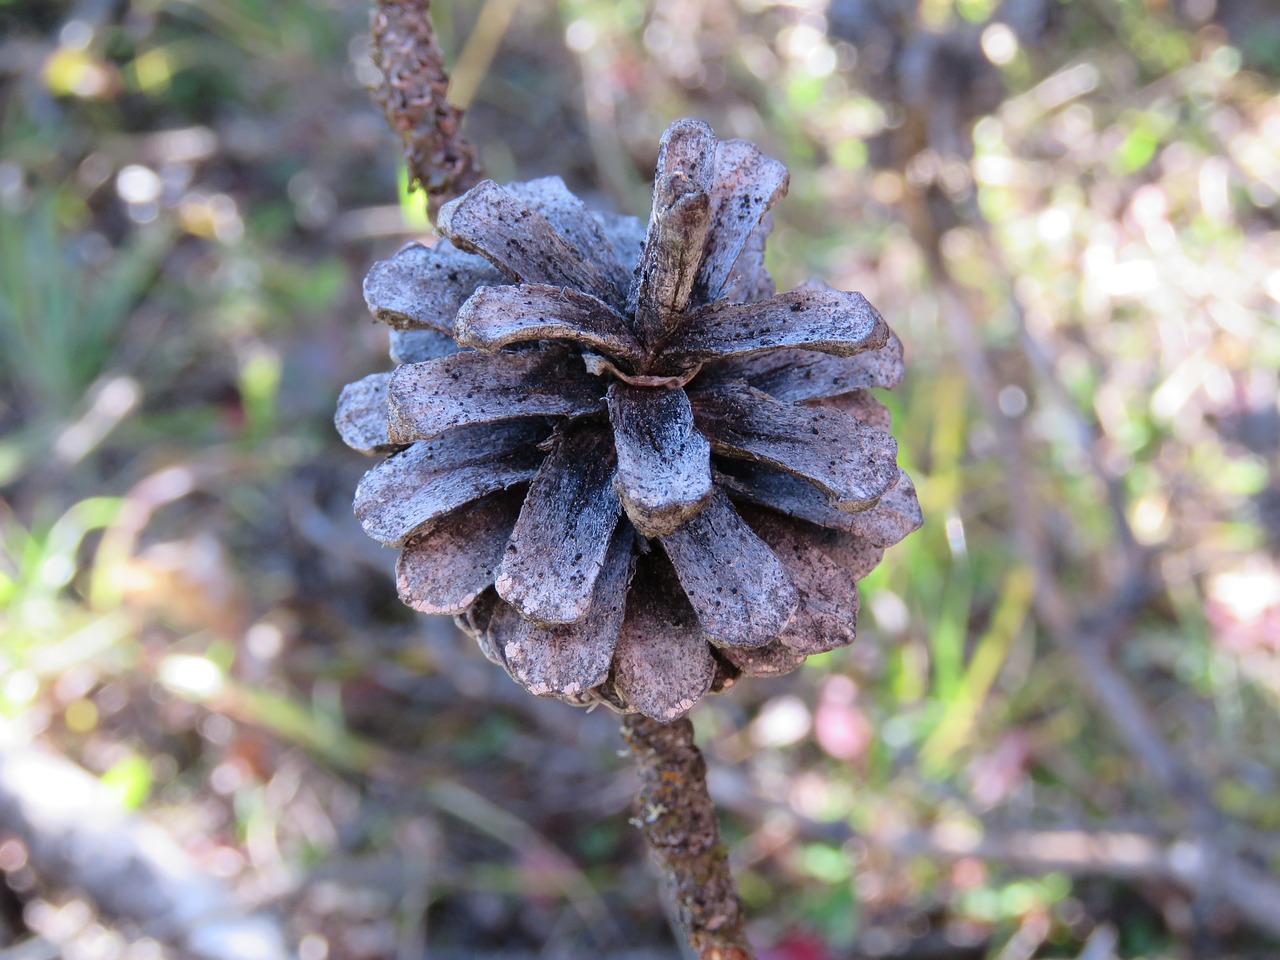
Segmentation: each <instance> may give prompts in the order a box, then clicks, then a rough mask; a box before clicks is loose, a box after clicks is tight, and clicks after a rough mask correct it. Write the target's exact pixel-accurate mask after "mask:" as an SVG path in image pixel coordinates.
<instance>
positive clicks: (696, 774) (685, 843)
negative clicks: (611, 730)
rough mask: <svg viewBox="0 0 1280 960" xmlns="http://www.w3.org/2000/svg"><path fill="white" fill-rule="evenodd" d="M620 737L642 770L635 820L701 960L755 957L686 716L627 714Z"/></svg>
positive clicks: (703, 770) (704, 764)
mask: <svg viewBox="0 0 1280 960" xmlns="http://www.w3.org/2000/svg"><path fill="white" fill-rule="evenodd" d="M622 735H623V738H624V739H625V740H626V741H627V746H628V747H630V748H631V754H632V756H633V757H634V758H635V761H636V765H637V767H639V770H640V793H639V795H638V796H637V798H636V803H637V807H638V809H637V811H636V818H635V820H634V821H633V822H634V823H635V824H636V825H637V826H638V827H639V828H640V830H641V832H642V833H643V834H644V836H645V839H646V840H647V841H648V842H649V846H650V847H651V848H652V850H653V854H654V857H655V858H656V859H657V861H658V864H659V866H660V867H661V868H662V872H663V875H664V876H666V878H667V882H668V884H669V885H670V891H671V897H672V900H673V901H674V903H675V913H676V917H677V918H678V920H679V923H680V926H681V928H682V929H683V930H684V932H685V935H686V936H687V937H688V939H689V945H690V946H691V947H692V948H693V951H694V954H695V956H697V957H698V960H751V958H752V954H751V949H750V947H749V946H748V945H747V939H746V935H745V934H744V933H743V930H742V904H741V903H740V902H739V900H738V892H737V889H736V888H735V886H734V883H733V877H732V875H731V874H730V873H729V860H728V857H727V856H726V852H725V848H724V846H723V845H722V844H721V843H720V832H719V827H718V825H717V823H716V811H715V807H714V806H713V805H712V802H711V797H710V795H709V794H708V793H707V764H706V761H705V760H704V759H703V757H702V753H701V752H700V751H699V750H698V748H697V747H696V746H694V744H693V724H691V723H690V722H689V720H688V718H686V717H682V718H681V719H679V720H676V721H674V722H673V723H668V724H662V723H658V722H657V721H656V720H650V719H649V718H648V717H644V716H640V715H638V714H631V715H629V716H627V717H626V718H625V719H624V720H623V723H622Z"/></svg>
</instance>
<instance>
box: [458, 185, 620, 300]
mask: <svg viewBox="0 0 1280 960" xmlns="http://www.w3.org/2000/svg"><path fill="white" fill-rule="evenodd" d="M436 228H437V229H438V230H439V231H440V233H441V235H442V236H445V237H448V238H449V239H450V240H451V241H453V245H454V246H456V247H460V248H461V249H463V250H466V251H467V252H468V253H477V254H480V255H481V256H483V257H484V258H485V259H486V260H488V261H489V262H490V263H492V264H493V265H494V266H495V267H497V268H498V269H499V270H501V271H502V273H503V274H505V275H506V276H507V277H508V278H509V280H510V281H511V282H513V283H546V284H551V285H552V286H559V287H570V288H572V289H576V290H581V291H583V292H584V293H589V294H591V295H592V296H594V297H598V298H599V299H601V300H604V301H605V302H606V303H607V302H609V301H610V300H616V299H617V297H618V294H617V291H616V288H615V287H614V284H613V282H612V281H611V280H610V279H608V278H607V277H606V275H605V274H604V273H603V272H602V271H601V270H600V268H599V267H597V266H596V265H595V264H593V263H592V262H591V261H590V260H587V259H584V257H583V255H582V254H581V253H580V252H579V251H578V250H576V249H575V248H574V247H573V246H572V245H571V244H570V243H569V241H568V240H566V239H565V238H564V236H563V235H562V234H561V233H560V232H559V231H558V230H557V229H556V228H555V225H554V224H552V222H551V221H550V220H549V219H547V217H546V216H544V215H543V214H542V213H540V212H538V211H537V210H535V209H533V208H531V207H530V206H529V204H528V203H527V202H526V201H525V200H524V199H522V198H521V197H520V196H519V195H518V194H516V193H514V192H513V191H511V190H509V189H506V188H504V187H500V186H498V184H496V183H494V182H493V181H492V180H485V181H483V182H481V183H479V184H477V185H476V186H474V187H472V188H471V189H470V190H468V191H467V192H466V193H464V194H463V195H462V196H460V197H458V199H456V200H450V201H449V202H448V203H446V204H445V205H444V206H443V207H441V208H440V216H439V219H438V220H437V222H436Z"/></svg>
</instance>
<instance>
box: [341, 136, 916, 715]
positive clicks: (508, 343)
mask: <svg viewBox="0 0 1280 960" xmlns="http://www.w3.org/2000/svg"><path fill="white" fill-rule="evenodd" d="M787 180H788V175H787V171H786V168H785V167H784V166H783V165H782V164H781V163H779V162H778V161H777V160H774V159H772V158H770V157H767V156H765V155H764V154H762V153H761V152H760V151H759V150H758V149H756V147H755V146H754V145H752V144H750V143H746V142H744V141H741V140H717V139H716V137H715V135H714V134H713V133H712V132H711V130H710V129H709V128H708V127H707V126H706V125H705V124H703V123H700V122H698V121H696V120H680V121H677V122H676V123H674V124H672V125H671V127H670V128H669V129H668V130H667V132H666V134H665V135H664V136H663V138H662V144H661V149H660V152H659V156H658V166H657V174H656V178H655V183H654V191H653V197H654V199H653V212H652V214H651V216H650V219H649V224H648V227H647V229H646V227H645V225H644V224H643V223H641V222H640V221H639V220H636V219H634V218H632V217H624V216H616V215H611V214H604V213H597V212H593V211H591V210H589V209H587V207H586V206H585V205H584V204H583V203H582V202H581V201H580V200H578V199H577V197H575V196H574V195H573V194H571V193H570V192H569V191H568V190H567V189H566V188H565V186H564V184H563V183H562V182H561V181H560V179H559V178H557V177H549V178H545V179H542V180H534V181H531V182H528V183H512V184H507V185H506V186H499V185H498V184H496V183H494V182H493V181H491V180H486V181H484V182H483V183H480V184H479V185H477V186H476V187H474V188H472V189H471V190H470V191H468V192H467V193H465V194H463V195H462V196H461V197H459V198H457V199H456V200H454V201H452V202H450V203H448V204H446V205H445V206H444V207H443V208H442V209H441V211H440V218H439V230H440V233H441V234H442V236H443V239H441V240H439V241H437V242H436V243H435V244H434V245H432V246H430V247H426V246H422V245H420V244H410V245H409V246H407V247H405V248H404V249H403V250H401V251H400V253H398V254H396V256H394V257H392V258H391V259H390V260H384V261H382V262H380V263H377V264H375V265H374V267H373V269H372V270H371V271H370V273H369V275H368V277H367V278H366V280H365V298H366V300H367V301H368V303H369V307H370V309H371V310H372V312H373V315H374V316H375V317H376V318H377V319H378V320H381V321H383V322H384V323H387V324H389V325H390V326H391V327H392V334H391V356H392V359H393V360H394V361H395V362H396V363H397V364H398V366H397V367H396V369H395V370H394V371H393V372H392V373H389V374H386V373H381V374H374V375H372V376H370V377H366V378H365V379H363V380H360V381H358V382H356V383H353V384H350V385H349V386H348V387H347V388H346V389H345V390H344V391H343V393H342V397H341V399H340V401H339V405H338V413H337V417H336V422H337V426H338V429H339V431H340V432H341V433H342V437H343V439H344V440H345V441H346V442H347V443H348V444H349V445H350V446H352V447H354V448H355V449H357V450H361V451H363V452H365V453H369V454H390V455H389V456H388V457H387V458H386V459H385V460H383V461H382V462H381V463H379V464H378V465H377V466H375V467H374V468H373V469H372V470H370V471H369V472H368V473H367V474H366V475H365V477H364V479H363V480H362V481H361V483H360V485H359V488H358V489H357V491H356V501H355V510H356V515H357V516H358V517H359V519H360V522H361V523H362V525H363V526H364V529H365V531H366V532H367V533H368V534H369V535H370V536H371V537H373V538H374V539H376V540H379V541H381V542H383V543H385V544H387V545H389V546H394V547H399V548H401V551H402V552H401V554H400V559H399V562H398V564H397V583H398V587H399V591H400V596H401V597H402V598H403V599H404V601H405V602H406V603H408V604H409V605H410V606H412V607H413V608H414V609H416V610H420V611H422V612H424V613H437V614H454V615H456V616H457V617H458V619H459V622H460V623H461V624H462V625H463V626H464V627H465V628H466V629H467V630H468V631H470V632H471V633H472V634H474V635H475V637H476V639H477V640H478V641H479V644H480V647H481V649H482V650H483V651H484V653H485V655H486V656H488V657H489V658H490V659H491V660H493V661H494V662H496V663H499V664H501V665H502V666H503V667H504V668H505V669H506V670H507V672H508V673H509V674H510V675H511V676H512V677H513V678H515V679H516V680H517V681H518V682H519V683H520V684H522V685H523V686H524V687H525V688H526V689H528V690H529V691H530V692H532V693H535V694H538V695H540V696H555V697H560V698H562V699H564V700H567V701H569V702H573V703H582V704H585V703H594V702H604V703H607V704H608V705H610V706H612V707H614V708H615V709H618V710H622V711H625V712H638V713H642V714H645V715H647V716H649V717H652V718H654V719H658V720H664V721H665V720H671V719H674V718H676V717H678V716H681V715H682V714H684V713H685V712H686V711H688V709H689V708H690V707H692V706H693V704H694V703H696V702H697V701H698V699H699V698H700V697H702V696H703V694H705V693H707V692H708V691H717V690H721V689H724V688H725V687H727V686H729V685H730V684H732V683H733V682H734V681H735V680H736V679H737V678H738V677H739V676H742V675H747V676H762V675H776V674H780V673H785V672H787V671H789V670H793V669H795V668H796V667H797V666H799V665H800V663H801V662H802V661H803V660H804V658H805V657H806V656H809V655H810V654H815V653H822V652H824V651H827V650H831V649H834V648H836V647H840V646H844V645H846V644H848V643H851V642H852V641H853V639H854V628H855V621H856V618H857V611H858V594H857V588H856V585H855V582H856V581H857V580H859V579H860V578H862V577H864V576H866V574H867V573H869V572H870V571H871V569H872V568H873V567H874V566H875V565H876V564H877V563H878V562H879V560H880V557H881V554H882V552H883V550H884V548H885V547H888V546H891V545H892V544H894V543H897V542H898V541H899V540H901V539H902V538H903V537H905V536H906V535H907V534H909V533H911V532H912V531H913V530H915V529H916V528H918V527H919V526H920V523H921V515H920V507H919V504H918V502H917V500H916V495H915V489H914V487H913V486H912V484H911V481H910V479H909V478H908V477H907V475H906V474H905V473H904V472H903V471H902V470H900V469H899V468H898V466H897V463H896V457H897V443H896V442H895V441H894V439H893V437H892V436H891V435H890V433H889V432H888V428H889V414H888V411H887V410H886V409H885V407H884V406H882V405H881V404H880V403H879V402H877V401H876V400H875V399H874V398H873V397H872V396H871V395H870V393H869V388H875V387H880V388H888V387H893V386H895V385H896V384H897V383H898V381H899V379H900V378H901V376H902V345H901V343H900V342H899V341H898V339H897V338H896V337H895V336H894V335H893V333H892V332H891V331H890V330H889V327H888V326H887V325H886V324H885V322H884V320H883V319H882V318H881V316H880V314H879V313H877V312H876V310H875V308H874V307H872V306H871V305H870V304H869V303H867V301H866V299H865V298H864V297H863V296H862V295H861V294H858V293H844V292H841V291H838V290H833V289H831V288H829V287H827V286H825V285H823V284H821V283H818V282H815V281H810V282H808V283H806V284H804V285H803V286H801V287H800V288H798V289H796V290H793V291H791V292H790V293H783V294H775V293H774V287H773V281H772V279H771V278H770V276H769V274H768V272H767V271H766V270H765V268H764V246H765V240H766V238H767V236H768V233H769V230H770V227H771V222H770V216H769V208H770V207H771V206H772V205H773V203H774V202H775V201H776V200H777V199H779V198H780V197H782V196H783V195H784V194H785V193H786V189H787Z"/></svg>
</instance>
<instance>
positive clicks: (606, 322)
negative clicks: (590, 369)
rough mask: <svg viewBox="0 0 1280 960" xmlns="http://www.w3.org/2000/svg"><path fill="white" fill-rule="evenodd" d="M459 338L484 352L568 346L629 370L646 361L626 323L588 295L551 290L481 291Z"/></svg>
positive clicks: (461, 315) (464, 315)
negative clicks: (535, 343)
mask: <svg viewBox="0 0 1280 960" xmlns="http://www.w3.org/2000/svg"><path fill="white" fill-rule="evenodd" d="M456 335H457V337H458V340H459V341H460V342H462V343H465V344H467V345H468V346H471V347H476V348H478V349H481V350H497V349H498V348H500V347H506V346H510V345H511V344H514V343H524V342H527V341H530V340H569V341H572V342H575V343H579V344H581V345H582V346H584V347H587V348H588V349H591V350H596V351H599V352H601V353H604V354H607V355H608V356H610V357H612V358H613V359H615V360H617V361H620V362H622V363H624V364H628V365H631V366H634V365H636V364H638V363H639V362H640V360H641V358H642V356H643V351H642V348H641V346H640V342H639V341H638V340H637V339H636V336H635V334H634V333H633V332H632V329H631V324H630V322H629V321H628V320H627V318H626V317H624V316H622V314H620V313H618V312H617V311H616V310H614V309H613V308H612V307H610V306H609V305H608V304H606V303H604V301H602V300H598V299H597V298H595V297H593V296H591V295H590V294H587V293H582V292H581V291H578V290H569V289H567V288H565V287H553V286H548V285H547V284H520V285H518V286H506V287H481V288H480V289H479V290H477V291H476V292H475V294H473V295H472V297H471V299H469V300H468V301H467V302H466V303H465V304H463V305H462V308H461V309H460V310H459V311H458V319H457V330H456Z"/></svg>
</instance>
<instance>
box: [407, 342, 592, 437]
mask: <svg viewBox="0 0 1280 960" xmlns="http://www.w3.org/2000/svg"><path fill="white" fill-rule="evenodd" d="M600 408H601V399H600V394H599V389H598V382H597V381H595V378H592V377H588V376H587V374H586V371H585V370H584V369H583V368H582V361H581V360H580V359H579V358H578V357H576V356H571V355H570V354H568V353H566V352H565V351H564V350H560V349H556V348H550V349H538V350H525V351H522V352H520V353H494V354H489V353H482V352H480V351H467V352H466V353H456V354H453V355H452V356H448V357H441V358H440V359H438V360H428V361H427V362H425V363H408V364H403V365H401V366H399V367H397V368H396V370H395V372H394V373H393V374H392V375H391V382H390V385H389V387H388V390H387V409H388V423H389V426H388V431H387V432H388V436H389V437H390V439H391V442H393V443H410V442H412V441H414V440H431V439H433V438H435V437H438V436H440V435H441V434H443V433H445V432H446V431H448V430H452V429H456V428H458V427H469V426H474V425H479V424H486V423H497V422H499V421H503V420H513V419H519V418H524V417H543V416H548V417H567V416H585V415H586V414H589V413H593V412H595V411H597V410H599V409H600Z"/></svg>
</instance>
